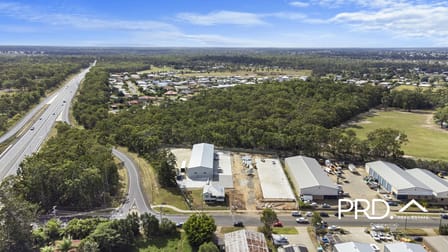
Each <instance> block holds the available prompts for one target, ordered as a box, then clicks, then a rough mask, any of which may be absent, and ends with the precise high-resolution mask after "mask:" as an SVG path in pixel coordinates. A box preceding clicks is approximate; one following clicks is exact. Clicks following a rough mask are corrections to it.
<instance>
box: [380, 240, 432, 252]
mask: <svg viewBox="0 0 448 252" xmlns="http://www.w3.org/2000/svg"><path fill="white" fill-rule="evenodd" d="M384 252H426V250H425V249H424V248H423V246H422V245H420V244H415V243H407V242H398V243H391V244H386V245H384Z"/></svg>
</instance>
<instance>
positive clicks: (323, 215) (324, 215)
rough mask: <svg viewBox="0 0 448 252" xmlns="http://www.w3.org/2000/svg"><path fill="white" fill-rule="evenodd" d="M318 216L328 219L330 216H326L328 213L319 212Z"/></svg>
mask: <svg viewBox="0 0 448 252" xmlns="http://www.w3.org/2000/svg"><path fill="white" fill-rule="evenodd" d="M319 215H320V217H330V215H328V213H326V212H320V213H319Z"/></svg>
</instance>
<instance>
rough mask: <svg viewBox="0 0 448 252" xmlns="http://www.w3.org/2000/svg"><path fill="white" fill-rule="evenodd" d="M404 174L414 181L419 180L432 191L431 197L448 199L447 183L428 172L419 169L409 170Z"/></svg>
mask: <svg viewBox="0 0 448 252" xmlns="http://www.w3.org/2000/svg"><path fill="white" fill-rule="evenodd" d="M406 172H407V173H409V174H411V176H413V177H414V178H415V179H417V180H419V181H420V182H422V183H423V184H425V185H426V186H428V187H429V188H430V189H431V190H432V192H433V195H434V196H435V197H436V198H438V199H442V200H443V198H445V199H446V198H448V181H446V180H444V179H442V178H439V177H438V176H437V175H435V174H434V173H432V172H430V171H428V170H424V169H420V168H415V169H409V170H406ZM447 203H448V202H447Z"/></svg>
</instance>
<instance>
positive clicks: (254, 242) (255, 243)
mask: <svg viewBox="0 0 448 252" xmlns="http://www.w3.org/2000/svg"><path fill="white" fill-rule="evenodd" d="M224 242H225V251H226V252H268V251H269V249H268V245H267V243H266V238H265V237H264V234H263V233H260V232H253V231H249V230H244V229H243V230H238V231H234V232H230V233H227V234H225V235H224Z"/></svg>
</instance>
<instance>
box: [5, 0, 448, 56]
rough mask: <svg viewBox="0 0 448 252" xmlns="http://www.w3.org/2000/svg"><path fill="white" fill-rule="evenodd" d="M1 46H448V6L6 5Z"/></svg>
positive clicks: (384, 1)
mask: <svg viewBox="0 0 448 252" xmlns="http://www.w3.org/2000/svg"><path fill="white" fill-rule="evenodd" d="M0 45H49V46H105V47H115V46H117V47H128V46H131V47H134V46H135V47H278V48H284V47H286V48H347V47H358V48H364V47H365V48H384V47H414V48H415V47H446V46H448V1H437V0H435V1H431V0H308V1H307V0H301V1H294V0H160V1H158V0H157V1H154V0H141V1H133V0H128V1H121V0H115V1H114V0H109V1H104V0H59V1H56V0H55V1H49V0H33V1H1V0H0Z"/></svg>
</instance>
